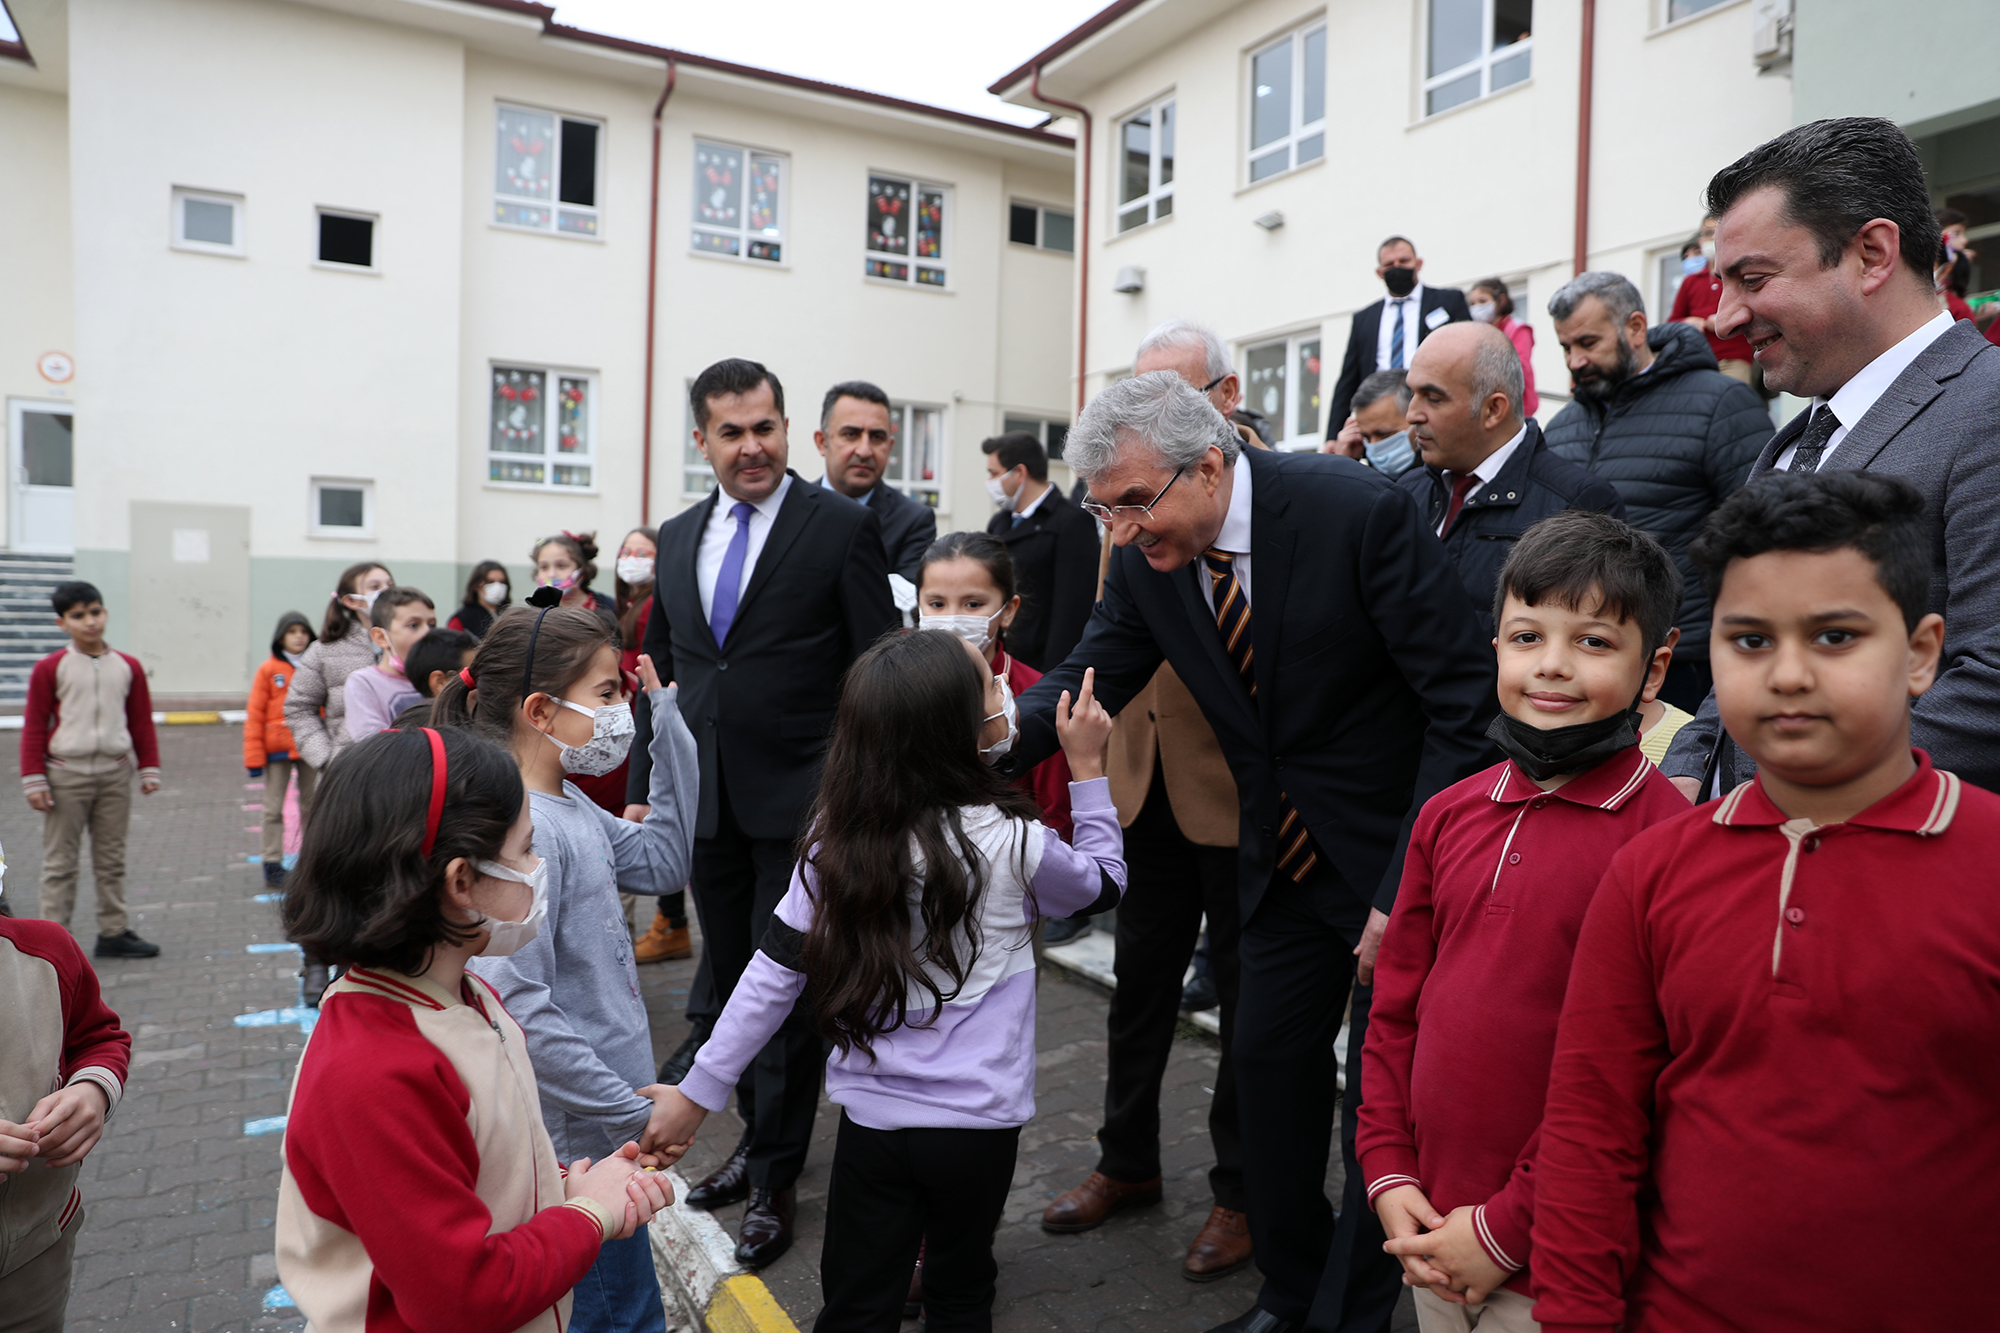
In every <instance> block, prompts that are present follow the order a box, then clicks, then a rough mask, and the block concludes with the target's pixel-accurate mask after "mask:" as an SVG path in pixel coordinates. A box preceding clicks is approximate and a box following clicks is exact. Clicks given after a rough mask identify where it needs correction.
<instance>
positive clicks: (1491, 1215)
mask: <svg viewBox="0 0 2000 1333" xmlns="http://www.w3.org/2000/svg"><path fill="white" fill-rule="evenodd" d="M1687 809H1688V801H1687V797H1685V796H1683V795H1681V794H1680V792H1679V791H1677V790H1676V789H1675V788H1674V785H1673V783H1672V782H1671V781H1669V780H1668V779H1667V778H1666V777H1665V776H1664V775H1662V774H1661V772H1660V770H1659V769H1657V768H1655V767H1654V766H1653V762H1652V760H1650V759H1648V758H1646V756H1645V755H1644V754H1643V753H1642V752H1641V751H1640V749H1639V747H1638V746H1636V745H1635V746H1633V747H1632V748H1631V749H1629V750H1624V751H1621V752H1619V753H1618V754H1615V755H1613V756H1612V757H1611V758H1609V759H1607V760H1605V761H1604V762H1603V763H1601V764H1598V765H1597V766H1596V767H1594V768H1591V769H1589V770H1587V771H1585V772H1583V773H1579V774H1578V775H1577V776H1575V777H1573V778H1571V779H1570V780H1569V781H1568V782H1566V783H1564V784H1563V785H1562V786H1560V787H1558V788H1556V789H1555V790H1554V791H1550V792H1544V791H1543V790H1542V789H1541V788H1540V787H1539V786H1537V785H1536V784H1535V783H1534V782H1532V781H1530V780H1529V778H1528V776H1527V774H1525V773H1523V772H1522V771H1521V770H1520V768H1519V767H1518V766H1517V765H1516V764H1514V762H1513V761H1512V760H1509V761H1506V762H1504V763H1501V764H1497V765H1495V766H1494V767H1492V768H1489V769H1487V770H1486V771H1485V772H1483V773H1477V774H1474V775H1473V776H1472V777H1469V778H1467V779H1465V781H1463V782H1460V783H1458V784H1457V785H1455V786H1451V787H1447V788H1445V789H1444V790H1443V791H1441V792H1439V793H1438V794H1437V795H1436V796H1434V797H1432V798H1431V799H1430V801H1429V802H1428V803H1427V804H1425V806H1424V809H1423V813H1422V814H1420V815H1418V816H1417V824H1416V830H1415V832H1414V833H1412V835H1411V837H1410V851H1409V855H1408V856H1407V857H1406V858H1405V859H1404V862H1403V882H1402V885H1401V887H1400V888H1399V889H1398V890H1397V893H1396V908H1395V911H1394V912H1393V913H1391V914H1390V917H1389V928H1388V931H1387V932H1386V933H1385V934H1384V935H1383V937H1382V952H1381V955H1380V957H1379V958H1378V959H1377V960H1376V963H1375V998H1374V1001H1373V1003H1372V1005H1371V1007H1370V1009H1369V1011H1368V1041H1367V1044H1366V1045H1365V1046H1363V1047H1362V1051H1361V1094H1362V1095H1361V1111H1360V1117H1361V1119H1360V1125H1359V1129H1358V1130H1357V1133H1356V1137H1355V1149H1356V1152H1357V1154H1358V1156H1359V1157H1360V1160H1361V1170H1362V1176H1363V1178H1364V1179H1365V1180H1366V1181H1367V1183H1368V1199H1369V1202H1371V1203H1373V1202H1374V1200H1375V1197H1376V1196H1377V1195H1379V1194H1381V1193H1382V1192H1383V1191H1384V1190H1388V1189H1393V1188H1395V1187H1396V1186H1398V1185H1416V1186H1419V1187H1420V1188H1421V1189H1422V1190H1423V1191H1424V1196H1425V1197H1426V1198H1428V1199H1429V1200H1430V1201H1431V1203H1432V1205H1433V1206H1435V1207H1436V1208H1437V1210H1438V1211H1439V1212H1440V1213H1449V1212H1450V1211H1451V1210H1452V1209H1454V1208H1458V1207H1462V1206H1471V1207H1473V1208H1475V1209H1476V1210H1477V1212H1476V1213H1475V1215H1474V1222H1475V1224H1476V1227H1477V1233H1478V1236H1479V1240H1480V1243H1481V1244H1482V1245H1483V1246H1485V1248H1486V1252H1487V1253H1488V1254H1489V1255H1490V1256H1491V1257H1492V1259H1493V1262H1494V1263H1496V1264H1499V1265H1500V1266H1501V1267H1503V1268H1511V1269H1516V1270H1518V1271H1517V1272H1516V1273H1515V1274H1514V1277H1513V1278H1512V1279H1511V1280H1510V1281H1509V1282H1508V1283H1507V1285H1508V1286H1509V1287H1511V1288H1513V1289H1514V1290H1515V1291H1518V1292H1520V1293H1521V1294H1522V1295H1527V1294H1528V1292H1529V1285H1528V1273H1527V1268H1528V1264H1529V1257H1528V1256H1529V1246H1528V1228H1529V1224H1530V1222H1531V1221H1532V1219H1533V1215H1534V1205H1535V1174H1534V1172H1535V1142H1536V1139H1537V1137H1538V1136H1539V1134H1540V1131H1541V1123H1542V1101H1543V1098H1544V1096H1545V1095H1546V1094H1547V1092H1548V1086H1549V1061H1550V1059H1551V1058H1552V1057H1553V1056H1554V1054H1555V1044H1556V1021H1557V1019H1558V1018H1559V1017H1560V1016H1561V1013H1562V1003H1563V992H1564V990H1565V989H1566V988H1567V986H1568V982H1569V968H1570V955H1571V953H1572V952H1573V951H1574V950H1575V948H1576V933H1577V930H1578V929H1579V928H1580V927H1581V926H1582V924H1583V914H1584V910H1585V909H1586V908H1588V907H1589V906H1590V899H1591V895H1592V894H1594V893H1595V892H1596V890H1597V884H1598V881H1599V880H1600V879H1601V878H1603V875H1604V869H1605V867H1606V866H1608V865H1609V864H1610V863H1611V858H1612V856H1613V855H1615V854H1616V853H1617V851H1618V849H1619V848H1620V847H1622V846H1624V845H1625V844H1626V843H1627V842H1629V841H1631V840H1632V839H1633V838H1634V837H1636V836H1637V835H1638V834H1639V833H1641V832H1643V831H1644V830H1646V829H1648V828H1651V827H1652V826H1653V825H1654V824H1657V823H1659V822H1660V821H1662V820H1665V819H1671V818H1673V817H1674V816H1675V815H1678V814H1685V813H1686V812H1687Z"/></svg>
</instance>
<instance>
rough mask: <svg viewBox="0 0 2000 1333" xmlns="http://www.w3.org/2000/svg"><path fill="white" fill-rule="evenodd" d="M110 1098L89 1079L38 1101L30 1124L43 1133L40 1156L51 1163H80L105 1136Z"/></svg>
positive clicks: (51, 1164)
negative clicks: (105, 1123) (105, 1118)
mask: <svg viewBox="0 0 2000 1333" xmlns="http://www.w3.org/2000/svg"><path fill="white" fill-rule="evenodd" d="M109 1114H111V1098H110V1097H108V1096H106V1095H105V1092H104V1089H103V1088H101V1087H99V1086H98V1085H97V1084H95V1083H92V1082H90V1081H89V1080H88V1079H86V1080H84V1081H82V1082H80V1083H72V1084H70V1085H69V1086H68V1087H66V1088H62V1089H59V1090H58V1091H55V1092H52V1093H50V1094H49V1095H48V1096H46V1097H44V1098H42V1099H41V1100H40V1101H38V1102H36V1103H35V1109H34V1110H33V1111H30V1112H29V1113H28V1124H29V1126H30V1127H32V1128H33V1129H35V1130H37V1131H39V1133H40V1134H41V1140H42V1144H41V1154H40V1155H41V1156H42V1157H43V1158H44V1159H46V1160H47V1162H48V1164H49V1165H50V1166H68V1165H69V1164H70V1163H72V1162H81V1161H82V1160H83V1157H84V1154H85V1153H87V1152H89V1151H90V1150H91V1149H92V1148H95V1147H96V1146H97V1141H98V1140H99V1139H101V1138H103V1137H104V1117H105V1116H107V1115H109Z"/></svg>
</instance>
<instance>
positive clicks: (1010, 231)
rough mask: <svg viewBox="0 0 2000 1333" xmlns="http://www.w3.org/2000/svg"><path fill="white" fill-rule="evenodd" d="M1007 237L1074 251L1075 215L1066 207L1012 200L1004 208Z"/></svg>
mask: <svg viewBox="0 0 2000 1333" xmlns="http://www.w3.org/2000/svg"><path fill="white" fill-rule="evenodd" d="M1007 239H1008V240H1010V241H1012V242H1013V243H1014V244H1016V245H1032V246H1034V247H1035V248H1036V249H1038V250H1060V251H1062V252H1063V253H1064V254H1066V255H1067V254H1074V253H1075V252H1076V215H1075V214H1074V213H1071V212H1070V211H1069V210H1068V209H1058V208H1044V207H1042V206H1041V205H1040V204H1018V203H1017V204H1011V205H1009V206H1008V209H1007Z"/></svg>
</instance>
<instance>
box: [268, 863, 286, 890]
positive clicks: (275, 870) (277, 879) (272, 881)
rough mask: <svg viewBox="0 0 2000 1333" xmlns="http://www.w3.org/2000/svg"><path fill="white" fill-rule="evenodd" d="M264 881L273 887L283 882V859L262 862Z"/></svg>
mask: <svg viewBox="0 0 2000 1333" xmlns="http://www.w3.org/2000/svg"><path fill="white" fill-rule="evenodd" d="M264 882H265V883H266V884H268V885H270V886H271V887H272V888H274V889H275V888H277V887H278V886H279V885H280V884H283V883H284V882H285V863H284V862H283V861H266V862H265V863H264Z"/></svg>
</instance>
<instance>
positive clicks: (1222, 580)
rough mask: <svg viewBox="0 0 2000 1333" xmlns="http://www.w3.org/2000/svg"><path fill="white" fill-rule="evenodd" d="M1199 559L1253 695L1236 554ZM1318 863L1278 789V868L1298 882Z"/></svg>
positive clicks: (1226, 641) (1220, 625) (1227, 642)
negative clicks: (1237, 578)
mask: <svg viewBox="0 0 2000 1333" xmlns="http://www.w3.org/2000/svg"><path fill="white" fill-rule="evenodd" d="M1201 559H1202V564H1203V565H1205V566H1206V567H1207V569H1208V587H1209V591H1210V593H1211V594H1212V595H1213V596H1214V598H1215V627H1216V629H1218V630H1220V631H1221V632H1222V647H1223V651H1225V652H1227V653H1228V654H1229V659H1230V660H1231V661H1232V662H1234V663H1236V670H1237V673H1238V674H1239V675H1241V676H1242V677H1243V682H1244V684H1246V685H1248V686H1249V687H1250V697H1251V698H1252V699H1255V698H1256V697H1257V677H1256V673H1255V671H1254V670H1253V669H1252V668H1253V665H1254V659H1255V651H1254V650H1253V649H1252V647H1251V645H1250V599H1249V598H1247V597H1245V596H1244V595H1243V587H1242V585H1241V584H1239V583H1237V581H1236V557H1235V556H1233V555H1231V554H1229V552H1227V551H1218V550H1216V549H1215V548H1214V547H1210V548H1209V549H1208V550H1206V551H1203V552H1202V553H1201ZM1318 864H1319V853H1317V852H1315V851H1314V850H1313V845H1312V835H1311V834H1310V833H1309V832H1308V831H1307V830H1306V827H1305V825H1304V824H1303V823H1302V822H1301V821H1300V819H1299V812H1298V810H1297V809H1296V808H1294V807H1293V805H1292V798H1291V797H1290V796H1287V795H1286V794H1285V793H1284V792H1283V791H1280V792H1279V793H1278V869H1279V870H1281V871H1283V872H1284V873H1285V874H1287V875H1289V876H1290V877H1291V879H1292V882H1293V883H1297V882H1298V881H1300V880H1302V879H1304V878H1305V877H1306V876H1307V875H1309V874H1311V873H1312V869H1313V867H1314V866H1316V865H1318Z"/></svg>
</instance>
